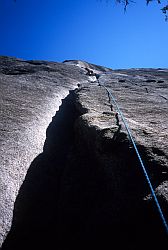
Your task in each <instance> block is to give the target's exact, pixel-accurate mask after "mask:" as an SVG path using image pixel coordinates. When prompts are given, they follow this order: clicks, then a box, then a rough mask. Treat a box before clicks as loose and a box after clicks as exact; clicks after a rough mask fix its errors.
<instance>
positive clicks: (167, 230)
mask: <svg viewBox="0 0 168 250" xmlns="http://www.w3.org/2000/svg"><path fill="white" fill-rule="evenodd" d="M100 85H101V86H103V87H104V88H105V89H106V91H107V92H108V94H109V96H110V97H111V99H112V101H113V102H114V104H115V106H116V108H117V110H118V113H119V115H120V116H121V118H122V120H123V123H124V125H125V128H126V130H127V132H128V135H129V138H130V140H131V142H132V144H133V147H134V149H135V151H136V154H137V156H138V159H139V161H140V164H141V167H142V169H143V172H144V174H145V177H146V179H147V182H148V184H149V187H150V190H151V193H152V195H153V198H154V200H155V203H156V206H157V208H158V212H159V214H160V217H161V220H162V222H163V224H164V227H165V230H166V233H167V234H168V224H167V222H166V219H165V217H164V214H163V212H162V209H161V207H160V204H159V201H158V199H157V197H156V194H155V191H154V189H153V186H152V184H151V181H150V179H149V176H148V173H147V171H146V169H145V166H144V164H143V161H142V158H141V156H140V154H139V151H138V149H137V146H136V144H135V141H134V139H133V137H132V133H131V131H130V129H129V126H128V124H127V122H126V120H125V118H124V115H123V113H122V111H121V110H120V107H119V106H118V103H117V101H116V100H115V98H114V96H113V95H112V93H111V91H110V90H109V89H108V88H107V87H106V86H104V84H100Z"/></svg>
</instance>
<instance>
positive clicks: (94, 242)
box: [2, 90, 164, 250]
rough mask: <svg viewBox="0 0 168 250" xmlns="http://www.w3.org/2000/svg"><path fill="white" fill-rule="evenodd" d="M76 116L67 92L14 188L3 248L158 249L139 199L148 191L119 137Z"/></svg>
mask: <svg viewBox="0 0 168 250" xmlns="http://www.w3.org/2000/svg"><path fill="white" fill-rule="evenodd" d="M79 91H80V90H79ZM82 115H84V114H81V113H80V112H79V110H78V109H77V105H76V93H75V91H71V92H70V94H69V96H67V97H66V98H65V99H64V100H63V102H62V105H61V106H60V109H59V111H58V112H57V113H56V115H55V117H53V120H52V122H51V124H50V125H49V127H48V129H47V131H46V141H45V144H44V150H43V153H42V154H40V155H39V156H38V157H37V158H36V159H34V161H33V162H32V163H31V165H30V168H29V170H28V173H27V176H26V178H25V181H24V183H23V184H22V186H21V188H20V191H19V194H18V197H17V199H16V202H15V209H14V217H13V223H12V228H11V231H10V232H9V234H8V236H7V238H6V240H5V242H4V244H3V247H2V249H3V250H5V249H10V250H11V249H23V248H24V249H46V248H48V249H49V248H51V247H52V249H60V250H61V249H86V247H88V246H89V247H90V246H94V247H98V246H101V247H104V248H105V249H108V247H114V246H115V249H116V244H117V249H123V247H125V246H127V248H126V249H132V250H133V249H142V247H143V246H144V244H145V245H146V246H148V247H151V246H153V247H154V246H155V244H157V243H159V244H160V246H162V244H164V232H162V229H161V228H162V226H161V222H160V219H159V218H158V215H157V212H156V211H155V208H154V206H151V202H150V204H149V203H148V202H144V201H143V195H144V190H145V189H146V188H147V187H146V184H145V180H144V178H143V176H142V173H140V171H139V170H138V162H137V159H136V157H135V155H134V153H133V151H132V149H131V148H130V144H129V143H128V141H127V139H126V137H125V135H124V134H123V133H122V132H121V131H119V132H118V133H117V135H116V134H115V133H114V137H113V139H111V140H109V139H108V140H106V138H104V139H102V135H101V134H99V131H97V130H96V127H88V124H86V123H85V124H84V123H83V120H82ZM116 125H117V126H118V125H119V120H118V119H117V117H116ZM109 132H111V131H109ZM114 138H115V140H114ZM88 142H89V143H88ZM97 144H99V147H96V146H97ZM88 145H90V147H88ZM97 150H98V151H97ZM152 205H153V204H152ZM151 239H152V240H151ZM23 246H24V247H23ZM53 246H54V247H53ZM161 249H162V248H161Z"/></svg>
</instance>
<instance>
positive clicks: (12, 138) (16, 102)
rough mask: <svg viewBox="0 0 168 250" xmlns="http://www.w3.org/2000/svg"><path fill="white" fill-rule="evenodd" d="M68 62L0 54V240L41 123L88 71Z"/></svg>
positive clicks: (38, 145)
mask: <svg viewBox="0 0 168 250" xmlns="http://www.w3.org/2000/svg"><path fill="white" fill-rule="evenodd" d="M81 72H82V70H80V69H79V68H76V67H74V66H72V65H63V64H60V63H53V62H45V61H23V60H19V59H15V58H9V57H0V243H2V241H3V238H4V235H6V232H7V231H8V230H9V227H10V224H11V220H12V212H13V205H14V200H15V198H16V195H17V192H18V189H19V187H20V185H21V183H22V182H23V180H24V177H25V174H26V172H27V170H28V168H29V166H30V164H31V162H32V161H33V159H34V158H35V157H36V156H37V155H38V154H39V153H41V152H42V151H43V145H44V142H45V138H46V129H47V127H48V125H49V123H50V122H51V120H52V117H53V116H54V115H55V112H56V111H57V110H58V109H59V106H60V105H61V100H62V99H64V98H65V97H66V96H67V95H68V94H69V90H72V89H75V88H76V87H77V85H78V84H79V83H81V82H82V81H87V77H86V76H85V75H84V74H81Z"/></svg>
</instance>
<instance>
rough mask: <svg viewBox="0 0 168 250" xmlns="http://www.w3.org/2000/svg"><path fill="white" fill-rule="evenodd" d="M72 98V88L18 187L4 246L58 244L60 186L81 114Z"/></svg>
mask: <svg viewBox="0 0 168 250" xmlns="http://www.w3.org/2000/svg"><path fill="white" fill-rule="evenodd" d="M73 98H74V92H73V91H70V94H69V95H68V96H67V97H66V98H65V99H64V100H63V101H62V105H61V106H60V108H59V111H57V112H56V115H55V116H54V117H53V120H52V122H51V123H50V125H49V126H48V128H47V131H46V141H45V144H44V149H43V153H41V154H40V155H38V156H37V157H36V158H35V159H34V160H33V162H32V163H31V165H30V167H29V170H28V172H27V175H26V178H25V180H24V182H23V184H22V186H21V188H20V190H19V194H18V196H17V199H16V201H15V206H14V214H13V222H12V227H11V230H10V232H9V234H8V236H7V238H6V240H5V242H4V243H3V246H2V249H10V250H12V249H23V248H24V249H40V246H41V247H42V248H43V247H44V246H45V247H46V249H47V248H48V247H51V246H53V244H54V245H57V240H58V239H57V235H58V232H59V227H58V220H59V214H58V204H59V199H60V186H61V182H62V178H63V172H64V168H65V166H66V165H67V164H68V155H69V152H70V149H71V147H72V145H73V137H74V136H73V135H74V134H73V133H74V131H73V124H74V120H75V119H76V117H77V115H78V114H77V112H76V110H75V106H74V101H73Z"/></svg>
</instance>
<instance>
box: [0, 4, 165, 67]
mask: <svg viewBox="0 0 168 250" xmlns="http://www.w3.org/2000/svg"><path fill="white" fill-rule="evenodd" d="M156 2H157V1H156ZM156 2H155V3H151V4H150V5H149V6H148V7H146V5H145V0H139V1H138V0H137V1H136V4H131V5H130V6H129V7H128V10H127V13H126V14H124V11H123V6H121V5H119V4H116V3H115V0H114V1H109V4H107V3H106V0H102V1H101V0H73V1H71V0H50V1H47V0H16V3H15V2H14V1H13V0H0V55H8V56H15V57H19V58H23V59H43V60H50V61H57V62H62V61H64V60H66V59H80V60H85V61H88V62H91V63H95V64H99V65H104V66H107V67H111V68H114V69H115V68H137V67H164V68H166V67H168V63H167V62H168V60H167V58H168V49H167V47H168V22H165V21H164V16H163V14H162V13H161V11H160V8H161V7H162V5H158V4H157V3H156ZM162 2H163V3H165V2H166V1H162Z"/></svg>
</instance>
